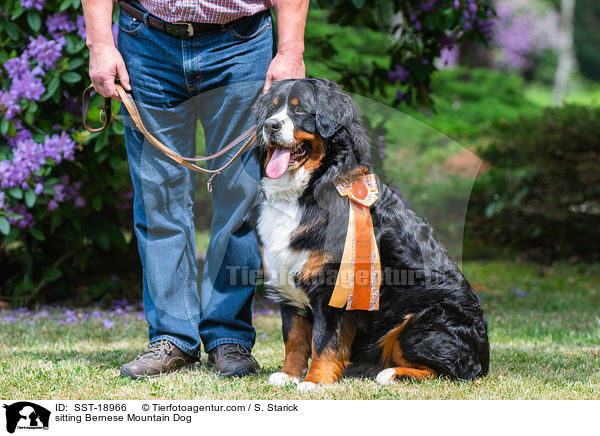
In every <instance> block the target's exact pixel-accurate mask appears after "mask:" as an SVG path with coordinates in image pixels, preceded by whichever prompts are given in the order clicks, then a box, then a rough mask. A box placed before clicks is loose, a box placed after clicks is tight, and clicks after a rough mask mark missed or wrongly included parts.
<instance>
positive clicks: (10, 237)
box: [4, 227, 19, 245]
mask: <svg viewBox="0 0 600 436" xmlns="http://www.w3.org/2000/svg"><path fill="white" fill-rule="evenodd" d="M18 237H19V229H18V228H17V227H11V228H10V232H9V233H8V235H7V236H6V238H4V245H8V244H10V243H11V242H13V241H15V240H16V239H17V238H18Z"/></svg>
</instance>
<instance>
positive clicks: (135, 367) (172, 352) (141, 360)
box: [121, 339, 200, 380]
mask: <svg viewBox="0 0 600 436" xmlns="http://www.w3.org/2000/svg"><path fill="white" fill-rule="evenodd" d="M199 367H200V361H199V360H198V359H197V358H196V357H193V356H190V355H189V354H186V353H184V352H183V351H181V350H180V349H179V348H177V347H176V346H175V345H173V343H171V342H169V341H168V340H166V339H162V340H160V341H156V342H153V343H151V344H150V345H149V346H148V348H147V349H146V350H145V351H144V352H142V353H141V354H138V356H137V357H136V358H135V359H134V360H132V361H131V362H129V363H126V364H125V365H123V366H122V367H121V377H129V378H132V379H134V380H137V379H140V378H152V377H159V376H161V375H164V374H168V373H170V372H174V371H186V370H192V369H197V368H199Z"/></svg>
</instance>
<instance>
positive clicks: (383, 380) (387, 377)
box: [375, 368, 396, 385]
mask: <svg viewBox="0 0 600 436" xmlns="http://www.w3.org/2000/svg"><path fill="white" fill-rule="evenodd" d="M395 378H396V370H395V369H394V368H386V369H384V370H383V371H381V372H380V373H379V374H377V378H376V379H375V381H376V382H377V383H379V384H380V385H389V384H390V383H392V382H393V381H394V379H395Z"/></svg>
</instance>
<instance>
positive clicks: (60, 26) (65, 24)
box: [46, 12, 76, 38]
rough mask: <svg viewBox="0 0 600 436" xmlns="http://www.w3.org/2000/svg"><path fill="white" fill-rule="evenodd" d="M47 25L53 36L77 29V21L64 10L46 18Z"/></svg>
mask: <svg viewBox="0 0 600 436" xmlns="http://www.w3.org/2000/svg"><path fill="white" fill-rule="evenodd" d="M46 27H47V28H48V32H49V33H50V35H52V37H53V38H58V37H59V36H60V35H61V33H62V32H65V33H68V32H72V31H74V30H75V29H76V26H75V23H74V22H73V21H72V20H71V19H70V18H69V15H67V14H65V13H64V12H63V13H61V12H56V13H55V14H52V15H50V16H49V17H48V18H47V19H46Z"/></svg>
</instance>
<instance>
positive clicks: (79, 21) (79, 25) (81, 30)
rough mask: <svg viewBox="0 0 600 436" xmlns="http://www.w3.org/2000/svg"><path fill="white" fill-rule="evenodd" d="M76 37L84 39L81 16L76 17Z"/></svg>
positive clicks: (83, 21) (83, 26)
mask: <svg viewBox="0 0 600 436" xmlns="http://www.w3.org/2000/svg"><path fill="white" fill-rule="evenodd" d="M77 35H79V36H80V37H81V39H85V37H86V31H85V18H84V17H83V15H77Z"/></svg>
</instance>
